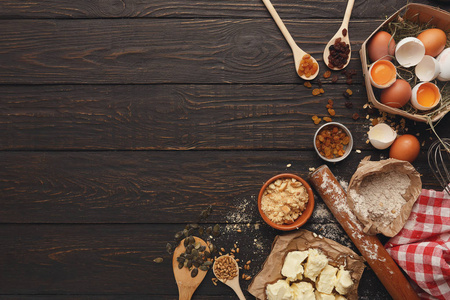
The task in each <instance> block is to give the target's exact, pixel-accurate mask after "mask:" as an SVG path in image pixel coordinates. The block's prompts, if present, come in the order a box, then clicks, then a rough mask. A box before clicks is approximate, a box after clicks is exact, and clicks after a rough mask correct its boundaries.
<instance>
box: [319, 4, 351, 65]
mask: <svg viewBox="0 0 450 300" xmlns="http://www.w3.org/2000/svg"><path fill="white" fill-rule="evenodd" d="M353 4H355V0H348V3H347V8H346V9H345V14H344V19H343V20H342V25H341V27H339V29H338V31H337V32H336V34H335V35H334V36H333V37H332V38H331V40H330V41H329V42H328V44H327V45H326V46H325V50H324V51H323V61H324V63H325V64H326V65H327V67H328V68H330V69H331V70H342V69H343V68H345V67H346V66H347V65H348V63H349V62H350V58H351V56H352V49H351V47H350V39H349V37H348V22H349V21H350V16H351V14H352V9H353ZM344 43H345V44H344ZM330 47H331V48H332V49H331V50H332V51H333V52H332V53H331V54H335V55H331V56H330ZM347 52H348V53H347ZM341 53H345V54H346V55H347V58H346V60H345V58H344V60H342V59H341V58H338V57H339V55H340V54H341Z"/></svg>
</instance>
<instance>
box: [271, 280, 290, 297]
mask: <svg viewBox="0 0 450 300" xmlns="http://www.w3.org/2000/svg"><path fill="white" fill-rule="evenodd" d="M266 295H267V300H294V291H293V290H292V288H291V287H290V286H289V283H288V282H287V281H286V280H282V279H280V280H278V281H277V282H275V283H273V284H268V285H267V287H266Z"/></svg>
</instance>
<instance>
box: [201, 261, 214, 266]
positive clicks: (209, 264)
mask: <svg viewBox="0 0 450 300" xmlns="http://www.w3.org/2000/svg"><path fill="white" fill-rule="evenodd" d="M212 264H213V262H212V261H210V260H207V261H205V262H204V263H203V265H205V266H211V265H212Z"/></svg>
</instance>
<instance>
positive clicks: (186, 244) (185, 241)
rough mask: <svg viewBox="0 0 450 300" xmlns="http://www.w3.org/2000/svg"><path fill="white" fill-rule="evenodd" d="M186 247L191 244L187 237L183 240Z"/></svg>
mask: <svg viewBox="0 0 450 300" xmlns="http://www.w3.org/2000/svg"><path fill="white" fill-rule="evenodd" d="M183 245H184V247H187V246H188V245H189V239H188V238H185V239H184V242H183Z"/></svg>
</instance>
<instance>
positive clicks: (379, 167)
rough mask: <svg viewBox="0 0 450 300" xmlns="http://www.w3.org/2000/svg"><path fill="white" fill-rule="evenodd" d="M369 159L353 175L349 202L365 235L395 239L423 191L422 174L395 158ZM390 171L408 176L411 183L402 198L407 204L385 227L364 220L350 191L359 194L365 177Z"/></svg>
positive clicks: (407, 163)
mask: <svg viewBox="0 0 450 300" xmlns="http://www.w3.org/2000/svg"><path fill="white" fill-rule="evenodd" d="M369 159H370V157H365V158H364V159H363V160H362V161H361V163H360V164H359V166H358V169H357V170H356V172H355V174H353V176H352V179H351V180H350V183H349V185H348V189H347V202H348V205H349V206H350V208H351V209H352V210H353V212H354V213H355V215H356V217H357V218H358V220H359V221H360V222H361V223H362V224H363V225H364V229H363V231H364V232H365V233H367V234H369V235H375V234H377V233H382V234H384V235H385V236H389V237H393V236H395V235H396V234H397V233H398V232H399V231H400V230H401V229H402V228H403V226H404V225H405V223H406V221H407V220H408V218H409V215H410V214H411V209H412V207H413V205H414V203H415V202H416V201H417V199H418V197H419V195H420V192H421V191H422V180H421V179H420V174H419V173H418V172H417V171H416V169H414V167H413V166H412V165H411V164H410V163H409V162H407V161H403V160H398V159H394V158H389V159H386V160H380V161H370V160H369ZM390 171H396V172H400V173H404V174H406V175H408V177H409V179H410V180H411V183H410V185H409V187H408V188H407V190H406V192H405V194H404V195H402V197H403V198H404V199H405V200H406V203H405V204H403V206H402V208H401V211H400V214H399V215H398V216H397V218H395V219H394V221H393V222H392V223H391V224H389V225H388V226H383V225H382V224H381V223H380V222H376V221H373V220H371V219H369V218H364V217H363V216H362V215H361V214H359V213H358V212H357V211H356V210H355V204H354V200H353V199H352V197H351V196H350V191H351V190H355V191H356V192H357V193H359V189H360V186H361V183H362V182H363V180H364V178H365V177H367V176H370V175H374V174H380V173H386V172H390ZM382 188H383V187H380V189H382Z"/></svg>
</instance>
